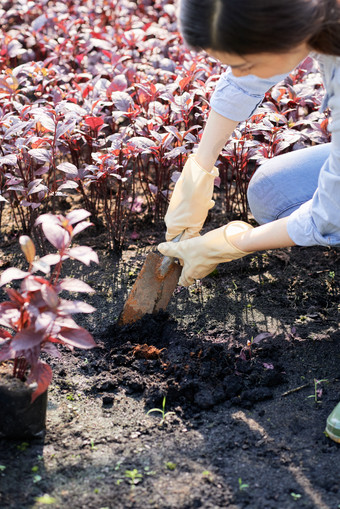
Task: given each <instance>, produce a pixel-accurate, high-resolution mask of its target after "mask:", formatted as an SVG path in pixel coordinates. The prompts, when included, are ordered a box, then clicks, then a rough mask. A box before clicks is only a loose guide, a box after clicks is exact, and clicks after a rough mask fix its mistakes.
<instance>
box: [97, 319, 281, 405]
mask: <svg viewBox="0 0 340 509" xmlns="http://www.w3.org/2000/svg"><path fill="white" fill-rule="evenodd" d="M268 336H269V337H265V338H264V339H263V340H262V341H261V342H260V343H258V344H257V343H251V344H248V346H247V347H246V348H244V347H241V346H238V343H237V342H236V341H235V340H234V338H232V337H230V336H228V335H223V334H220V335H219V336H218V337H213V336H211V337H209V336H208V337H207V336H205V337H204V338H200V337H198V336H195V335H192V334H191V335H190V334H187V333H186V332H185V331H184V330H180V328H179V327H178V324H177V323H176V322H175V321H174V320H173V319H170V318H169V316H168V314H167V313H159V314H157V315H147V316H145V317H144V318H143V319H142V320H140V321H139V322H137V323H135V324H133V325H128V326H125V327H122V328H120V327H118V326H117V325H114V326H111V327H109V329H108V330H107V331H105V332H104V334H103V336H102V340H103V341H104V342H105V344H106V349H107V350H108V353H107V354H105V356H104V359H102V360H101V361H100V366H101V374H100V378H102V377H103V372H105V371H106V372H107V376H108V379H109V380H110V387H118V385H119V386H120V385H121V384H123V386H125V387H126V389H127V390H128V391H130V392H134V391H135V390H136V389H137V391H139V392H142V393H143V396H144V398H145V403H146V406H152V407H155V406H159V405H160V403H161V401H162V399H163V397H164V396H166V399H167V401H168V403H169V404H171V405H180V406H181V407H182V408H183V409H185V411H186V412H187V413H188V412H189V413H190V412H192V411H193V410H195V409H196V410H197V409H209V408H212V407H213V406H215V405H217V404H219V403H222V402H224V401H227V400H228V401H230V403H231V404H235V405H238V406H240V407H243V408H248V409H249V408H251V407H252V406H253V404H254V403H256V402H258V401H263V400H265V399H269V398H271V397H272V392H273V387H276V386H278V385H280V384H282V383H284V382H285V381H286V376H285V372H284V366H283V365H282V364H281V362H280V360H279V347H278V345H277V340H276V339H274V338H273V337H272V336H271V335H270V334H268ZM249 343H250V342H249ZM122 369H123V372H124V375H123V379H122ZM136 380H138V382H137V384H136ZM100 390H103V386H102V385H100Z"/></svg>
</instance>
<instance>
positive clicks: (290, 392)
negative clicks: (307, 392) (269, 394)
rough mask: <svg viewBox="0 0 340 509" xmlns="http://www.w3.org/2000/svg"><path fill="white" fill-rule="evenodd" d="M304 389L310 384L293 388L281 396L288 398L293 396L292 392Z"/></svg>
mask: <svg viewBox="0 0 340 509" xmlns="http://www.w3.org/2000/svg"><path fill="white" fill-rule="evenodd" d="M306 387H310V383H308V384H303V385H300V387H295V389H290V390H289V391H286V392H284V393H283V394H281V396H289V394H293V392H298V391H301V389H305V388H306Z"/></svg>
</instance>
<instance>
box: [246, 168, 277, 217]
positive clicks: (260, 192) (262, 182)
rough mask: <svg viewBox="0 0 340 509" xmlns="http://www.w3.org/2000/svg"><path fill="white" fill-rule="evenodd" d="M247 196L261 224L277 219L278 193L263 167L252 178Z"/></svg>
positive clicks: (251, 208)
mask: <svg viewBox="0 0 340 509" xmlns="http://www.w3.org/2000/svg"><path fill="white" fill-rule="evenodd" d="M265 164H266V163H265ZM265 164H264V165H263V166H265ZM247 197H248V203H249V207H250V210H251V213H252V214H253V216H254V218H255V220H256V221H257V222H258V223H259V224H264V223H269V222H270V221H274V220H275V219H276V213H277V209H276V207H275V201H277V193H276V192H275V190H274V189H273V184H272V182H271V181H270V179H268V177H267V176H266V175H265V172H263V171H262V169H261V170H260V169H259V170H257V171H256V173H255V174H254V175H253V177H252V179H251V180H250V182H249V185H248V191H247Z"/></svg>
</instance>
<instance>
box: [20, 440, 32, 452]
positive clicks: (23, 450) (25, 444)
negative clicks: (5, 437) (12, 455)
mask: <svg viewBox="0 0 340 509" xmlns="http://www.w3.org/2000/svg"><path fill="white" fill-rule="evenodd" d="M29 445H30V444H29V443H28V442H22V443H21V444H19V445H17V449H18V450H19V451H20V452H25V451H26V449H27V447H29Z"/></svg>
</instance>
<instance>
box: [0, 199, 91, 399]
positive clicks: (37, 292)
mask: <svg viewBox="0 0 340 509" xmlns="http://www.w3.org/2000/svg"><path fill="white" fill-rule="evenodd" d="M89 215H90V214H89V212H87V211H86V210H83V209H81V210H74V211H72V212H70V213H69V214H67V215H66V217H64V216H62V215H53V214H43V215H41V216H40V217H38V219H37V220H36V225H41V228H42V231H43V233H44V235H45V237H46V238H47V239H48V240H49V242H50V243H51V244H52V245H53V246H54V247H55V248H56V249H57V253H55V254H48V255H46V256H43V257H42V258H37V257H36V251H35V246H34V243H33V241H32V240H31V238H30V237H28V236H27V235H23V236H21V237H20V246H21V249H22V251H23V253H24V255H25V257H26V260H27V262H28V264H29V267H28V270H27V271H23V270H21V269H18V268H15V267H10V268H8V269H6V270H5V271H4V272H3V273H2V275H1V278H0V286H3V285H6V284H7V283H10V282H11V281H13V280H20V279H21V280H22V282H21V286H20V289H19V290H15V289H14V288H6V290H5V291H6V292H7V295H8V296H9V299H10V300H8V301H6V302H2V303H1V304H0V324H1V325H3V326H4V327H6V329H0V361H7V360H10V359H14V367H13V376H14V377H17V378H20V379H21V380H25V381H26V383H27V384H29V385H31V384H36V388H35V390H34V392H33V393H32V401H34V400H35V399H36V398H37V397H38V396H39V395H40V394H42V393H43V392H45V390H46V389H47V387H48V386H49V384H50V383H51V380H52V370H51V367H50V366H49V365H48V364H46V362H44V361H42V360H41V359H40V354H41V352H47V353H48V354H51V355H53V356H55V357H58V358H59V357H60V352H59V350H58V349H57V348H56V345H57V344H58V343H59V344H62V345H65V346H66V347H68V348H70V349H71V350H72V349H73V348H74V347H78V348H93V347H94V346H96V344H95V342H94V339H93V337H92V336H91V334H90V333H89V332H88V331H87V330H86V329H84V328H83V327H80V326H79V325H78V324H77V323H76V322H75V321H74V320H73V318H72V314H74V313H92V312H93V311H95V308H94V307H92V306H91V305H89V304H87V303H85V302H82V301H79V300H73V301H71V300H66V299H63V298H61V297H60V296H59V293H60V292H62V291H63V290H67V291H73V292H85V293H91V292H93V291H94V290H93V289H92V288H91V287H90V286H89V285H88V284H87V283H85V282H83V281H81V280H78V279H73V278H64V279H61V278H60V273H61V268H62V264H63V262H64V261H65V260H67V259H68V258H71V259H75V260H78V261H80V262H82V263H85V264H86V265H90V263H91V261H92V262H95V263H98V257H97V254H96V253H95V252H94V251H93V250H92V249H91V248H90V247H87V246H77V247H71V243H72V240H73V238H74V236H75V235H76V234H77V233H79V232H81V231H83V230H84V229H85V228H87V227H88V226H90V225H91V223H89V222H88V221H85V219H86V218H87V217H88V216H89ZM52 267H53V268H52ZM39 271H40V272H43V273H44V277H42V276H40V275H37V274H36V273H37V272H39ZM8 329H9V330H8Z"/></svg>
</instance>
